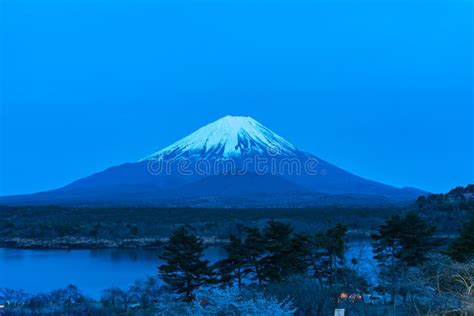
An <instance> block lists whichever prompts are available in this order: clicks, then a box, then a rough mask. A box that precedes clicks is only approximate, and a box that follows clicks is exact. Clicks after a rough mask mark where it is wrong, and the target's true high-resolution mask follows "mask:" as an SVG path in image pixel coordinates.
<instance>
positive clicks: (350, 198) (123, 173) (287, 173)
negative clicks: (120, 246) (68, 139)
mask: <svg viewBox="0 0 474 316" xmlns="http://www.w3.org/2000/svg"><path fill="white" fill-rule="evenodd" d="M424 193H425V192H423V191H421V190H418V189H413V188H396V187H393V186H389V185H385V184H382V183H378V182H375V181H371V180H367V179H364V178H361V177H359V176H356V175H354V174H351V173H349V172H347V171H344V170H342V169H340V168H338V167H336V166H335V165H333V164H331V163H329V162H326V161H324V160H322V159H320V158H318V157H317V156H315V155H313V154H311V153H308V152H305V151H303V150H300V149H299V148H297V147H296V146H294V145H293V144H291V143H290V142H288V141H287V140H285V139H284V138H282V137H281V136H279V135H278V134H276V133H274V132H273V131H271V130H270V129H268V128H267V127H265V126H263V125H262V124H260V123H259V122H257V121H256V120H254V119H253V118H251V117H242V116H226V117H223V118H221V119H219V120H217V121H215V122H212V123H210V124H208V125H206V126H204V127H202V128H200V129H198V130H196V131H195V132H193V133H192V134H190V135H188V136H186V137H184V138H182V139H181V140H178V141H177V142H175V143H173V144H171V145H170V146H168V147H165V148H163V149H161V150H159V151H157V152H155V153H154V154H151V155H149V156H147V157H145V158H143V159H141V160H139V161H136V162H131V163H125V164H122V165H119V166H114V167H111V168H109V169H106V170H104V171H102V172H98V173H96V174H93V175H91V176H88V177H85V178H82V179H79V180H77V181H75V182H73V183H71V184H69V185H66V186H65V187H62V188H59V189H56V190H51V191H46V192H40V193H35V194H29V195H17V196H7V197H1V198H0V203H2V204H73V205H92V204H93V205H100V204H102V205H110V204H113V205H117V204H126V205H163V206H207V207H208V206H210V207H212V206H295V205H297V206H305V205H320V204H361V203H363V204H373V203H384V202H390V201H406V200H412V199H415V198H416V197H417V196H419V195H422V194H424Z"/></svg>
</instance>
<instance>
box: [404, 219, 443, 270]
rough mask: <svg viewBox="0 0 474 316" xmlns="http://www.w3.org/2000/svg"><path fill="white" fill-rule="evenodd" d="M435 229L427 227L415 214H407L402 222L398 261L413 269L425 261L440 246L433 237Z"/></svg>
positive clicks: (438, 241) (437, 240)
mask: <svg viewBox="0 0 474 316" xmlns="http://www.w3.org/2000/svg"><path fill="white" fill-rule="evenodd" d="M435 231H436V227H434V226H431V225H429V224H428V223H427V222H425V221H424V220H422V219H421V218H420V217H419V216H418V215H417V214H415V213H409V214H407V215H406V216H405V217H404V218H403V220H402V227H401V234H400V246H401V247H402V249H403V251H402V252H401V253H400V254H399V259H400V261H401V262H402V263H403V264H405V265H406V266H408V267H415V266H418V265H420V264H421V263H423V262H424V261H425V260H426V256H427V254H428V253H429V252H430V251H432V250H433V249H434V248H436V247H437V246H439V245H440V240H439V239H437V238H434V237H433V235H434V233H435Z"/></svg>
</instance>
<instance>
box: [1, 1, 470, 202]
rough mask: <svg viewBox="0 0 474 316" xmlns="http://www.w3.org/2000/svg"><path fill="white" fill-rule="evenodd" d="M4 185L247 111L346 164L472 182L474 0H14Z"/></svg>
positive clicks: (53, 180) (32, 185)
mask: <svg viewBox="0 0 474 316" xmlns="http://www.w3.org/2000/svg"><path fill="white" fill-rule="evenodd" d="M2 6H3V7H2V8H1V10H0V11H1V20H0V35H1V38H2V49H1V56H0V57H1V61H2V63H1V68H0V79H1V84H2V85H1V90H0V92H1V94H0V97H1V99H0V102H1V107H0V116H1V117H0V119H1V120H0V123H1V129H0V133H1V134H0V154H1V155H0V163H1V165H0V166H1V167H0V194H19V193H30V192H35V191H41V190H47V189H52V188H56V187H60V186H62V185H65V184H67V183H69V182H71V181H73V180H75V179H78V178H80V177H83V176H86V175H89V174H91V173H94V172H97V171H100V170H102V169H104V168H107V167H109V166H112V165H116V164H120V163H123V162H127V161H135V160H138V159H140V158H142V157H144V156H146V155H148V154H151V153H153V152H155V151H156V150H158V149H160V148H161V147H163V146H165V145H168V144H170V143H171V142H173V141H175V140H177V139H178V138H181V137H183V136H185V135H186V134H188V133H189V132H192V131H193V130H194V129H196V128H198V127H200V126H202V125H203V124H206V123H208V122H210V121H213V120H215V119H218V118H220V117H222V116H224V115H227V114H230V115H248V116H252V117H254V118H255V119H257V120H258V121H260V122H261V123H262V124H264V125H266V126H267V127H269V128H271V129H273V130H274V131H275V132H277V133H279V134H280V135H282V136H283V137H285V138H286V139H287V140H289V141H291V142H292V143H294V144H295V145H297V146H298V147H300V148H302V149H304V150H306V151H309V152H312V153H314V154H316V155H318V156H319V157H321V158H323V159H325V160H327V161H330V162H332V163H334V164H336V165H338V166H340V167H342V168H344V169H346V170H348V171H351V172H353V173H355V174H358V175H361V176H363V177H366V178H369V179H373V180H377V181H381V182H384V183H387V184H391V185H395V186H415V187H419V188H422V189H425V190H429V191H432V192H442V191H446V190H449V189H450V188H452V187H454V186H456V185H465V184H467V183H469V182H471V183H472V182H474V171H473V168H474V167H473V163H472V161H473V158H474V157H473V146H474V145H473V137H474V130H473V128H474V127H473V126H474V124H473V72H474V70H473V38H474V37H473V35H474V34H473V25H472V23H473V22H472V12H473V11H472V10H473V3H472V2H471V1H460V0H453V1H436V0H429V1H428V0H426V1H421V0H410V1H405V0H397V1H391V0H386V1H370V0H361V1H348V0H347V1H344V0H313V1H302V0H291V1H290V0H285V1H279V0H274V1H269V0H260V1H249V0H219V1H217V0H189V1H185V0H156V1H152V0H136V1H130V0H128V1H125V0H114V1H112V0H95V1H93V0H81V1H79V0H70V1H63V0H44V1H34V0H3V1H2Z"/></svg>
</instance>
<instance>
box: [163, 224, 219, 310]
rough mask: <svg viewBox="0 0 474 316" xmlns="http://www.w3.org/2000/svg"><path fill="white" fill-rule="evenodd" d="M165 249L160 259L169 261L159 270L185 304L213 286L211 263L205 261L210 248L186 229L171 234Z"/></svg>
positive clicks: (179, 229)
mask: <svg viewBox="0 0 474 316" xmlns="http://www.w3.org/2000/svg"><path fill="white" fill-rule="evenodd" d="M164 249H165V250H164V252H163V254H162V255H161V256H160V258H161V259H163V260H164V261H165V263H164V264H162V265H161V266H160V267H159V276H160V278H161V279H162V280H163V281H164V282H166V283H167V284H168V285H169V286H170V287H171V288H173V290H174V291H175V292H176V293H177V294H179V295H181V296H182V299H183V300H185V301H191V300H192V299H193V297H194V295H193V292H194V291H195V290H196V289H198V288H199V287H201V286H202V285H204V284H207V283H210V282H212V279H211V276H212V269H210V268H209V266H208V264H209V261H208V260H203V259H202V257H203V256H204V250H205V249H206V245H205V244H204V242H203V241H202V239H201V238H199V237H197V236H194V235H192V234H190V233H189V232H188V231H187V230H186V229H185V228H184V227H182V228H178V229H176V230H175V231H174V232H173V233H172V234H171V237H170V239H169V241H168V242H167V243H166V244H165V247H164Z"/></svg>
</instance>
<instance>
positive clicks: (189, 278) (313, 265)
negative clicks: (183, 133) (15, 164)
mask: <svg viewBox="0 0 474 316" xmlns="http://www.w3.org/2000/svg"><path fill="white" fill-rule="evenodd" d="M471 189H472V186H469V187H467V188H456V189H455V190H454V191H451V192H450V193H448V194H446V195H442V196H441V197H429V198H424V199H419V200H418V201H417V202H416V203H415V204H414V205H413V206H411V207H410V208H408V209H383V210H381V209H378V210H367V209H365V210H363V209H325V210H316V209H311V210H308V209H305V210H302V209H297V210H290V209H284V210H283V209H279V210H275V209H273V210H267V209H257V210H208V209H205V210H204V209H199V210H196V209H179V210H177V209H120V210H118V212H119V214H120V215H122V216H123V217H121V216H119V215H117V213H114V211H113V210H109V209H94V210H92V209H65V208H58V207H52V208H47V207H45V208H40V209H38V208H33V209H29V208H15V209H12V208H3V209H2V215H5V216H3V217H2V218H3V219H2V220H3V226H1V227H2V228H1V229H2V230H1V232H2V238H4V240H7V239H8V234H11V235H9V236H15V237H22V238H39V239H43V240H51V238H59V237H67V236H69V237H71V236H73V237H74V238H78V236H82V237H85V234H89V233H90V231H88V230H87V228H91V227H95V226H96V225H99V224H97V223H95V222H93V221H95V220H98V221H99V222H100V227H99V228H98V229H97V230H96V231H94V233H93V234H92V235H88V236H89V237H90V238H92V239H93V240H99V238H103V239H104V240H105V238H107V240H109V241H110V240H113V241H117V240H118V241H120V242H123V241H124V240H126V239H127V238H130V237H131V236H135V237H136V238H135V239H133V240H135V241H136V240H138V239H139V238H151V239H153V240H158V241H159V242H160V243H161V245H162V248H163V252H162V254H161V259H163V260H164V263H163V264H162V265H161V266H159V267H158V270H157V277H152V278H148V279H146V280H141V281H137V282H135V284H133V285H132V286H130V288H129V289H119V288H111V289H106V290H104V291H103V294H102V297H101V298H100V299H92V298H88V297H85V296H84V295H82V294H81V293H80V291H79V290H78V289H77V288H76V287H75V286H73V285H71V286H69V287H67V288H66V289H60V290H56V291H53V292H51V293H40V294H27V293H24V292H22V291H17V290H9V289H1V290H0V314H2V313H3V314H5V315H298V316H299V315H318V316H324V315H334V312H335V309H336V308H344V309H345V315H346V316H347V315H393V316H395V315H417V316H418V315H460V316H467V315H474V217H473V213H472V211H473V210H474V208H473V207H472V205H473V204H472V203H473V201H474V200H473V199H472V197H471V195H470V190H471ZM438 203H439V204H438ZM456 203H458V206H456ZM441 204H443V205H449V207H447V209H444V208H443V207H441V206H440V205H441ZM37 211H38V213H35V212H37ZM115 211H117V210H115ZM93 212H97V213H93ZM54 214H56V215H54ZM28 216H30V217H31V223H32V224H31V227H32V228H31V229H29V228H28V225H27V222H28V221H27V218H28ZM88 217H89V218H88ZM142 217H143V218H142ZM268 218H271V219H270V220H269V219H268ZM45 219H48V220H47V221H46V220H45ZM44 220H45V221H44ZM43 221H44V222H43ZM153 221H155V225H156V226H157V227H155V228H152V225H153V223H154V222H153ZM132 223H133V224H132ZM74 224H76V225H77V227H79V228H75V230H74V231H72V232H71V231H68V229H72V228H71V227H73V226H74ZM41 225H44V226H42V227H43V228H41V231H42V235H40V236H37V235H36V234H35V233H34V232H35V229H40V228H39V227H41ZM58 225H59V226H58ZM60 225H66V227H67V229H66V232H63V231H61V230H60V232H62V233H59V232H58V230H57V229H56V227H61V226H60ZM35 227H36V228H35ZM113 228H115V230H116V231H114V229H113ZM83 229H85V231H83ZM63 233H64V235H61V234H63ZM165 234H169V235H166V236H167V237H164V236H165ZM5 236H7V237H5ZM154 238H155V239H154ZM354 238H366V239H368V240H370V242H371V244H372V250H373V253H374V259H375V261H376V267H375V269H374V274H375V275H376V281H374V280H373V278H371V277H370V276H368V275H367V274H365V273H364V272H363V270H361V269H360V265H361V264H364V263H363V262H359V261H358V258H357V257H354V258H348V257H347V256H346V251H347V249H348V246H347V242H348V241H350V240H352V239H354ZM218 239H220V240H222V241H225V243H224V244H223V245H224V248H225V250H226V254H227V255H226V257H225V258H223V259H222V260H220V261H218V262H216V263H212V264H211V263H210V262H208V261H207V260H205V259H204V251H205V249H206V248H207V246H208V245H209V242H207V241H209V240H211V241H216V240H218Z"/></svg>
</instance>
